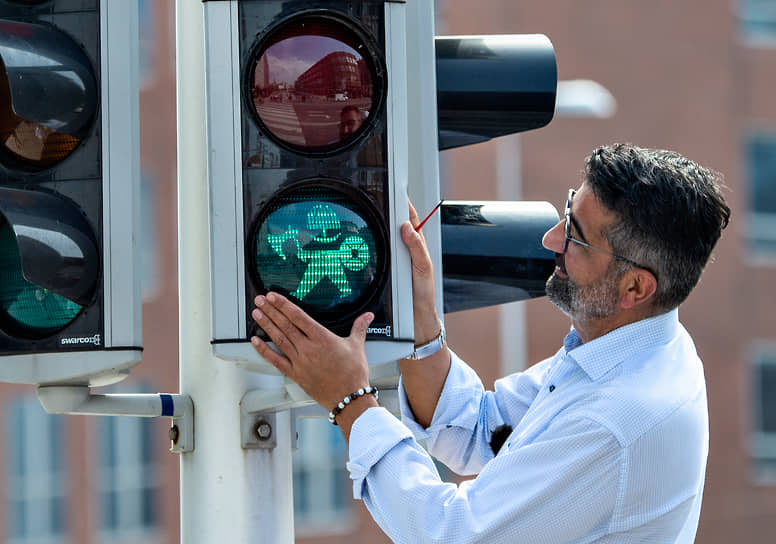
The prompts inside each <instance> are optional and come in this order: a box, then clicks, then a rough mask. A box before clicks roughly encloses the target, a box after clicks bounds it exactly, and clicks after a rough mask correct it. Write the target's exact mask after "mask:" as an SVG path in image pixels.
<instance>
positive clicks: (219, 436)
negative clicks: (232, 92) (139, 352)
mask: <svg viewBox="0 0 776 544" xmlns="http://www.w3.org/2000/svg"><path fill="white" fill-rule="evenodd" d="M176 40H177V60H176V65H177V66H176V68H177V119H178V233H179V236H178V282H179V293H180V294H179V312H180V313H179V315H180V317H179V320H180V340H179V342H180V390H181V392H182V393H185V394H188V395H190V396H191V398H192V400H193V402H194V414H195V424H194V428H195V432H196V436H195V449H194V451H193V452H190V453H184V454H182V455H181V472H180V478H181V493H180V498H181V506H180V508H181V542H185V543H186V544H198V543H202V544H212V543H213V542H229V543H248V542H251V543H265V542H266V543H270V542H272V543H289V544H290V543H291V542H293V539H294V531H293V497H292V483H291V475H292V470H291V421H290V416H289V412H288V411H286V412H280V413H278V414H277V415H276V418H275V428H274V429H272V433H273V436H274V437H275V438H276V446H275V447H274V448H272V449H253V450H246V449H243V448H242V447H241V445H240V443H241V442H240V437H241V435H240V400H241V398H242V397H243V395H244V393H245V392H246V391H248V390H253V389H257V388H267V389H277V388H279V387H282V382H281V381H280V380H279V378H276V377H270V376H260V375H257V374H251V373H248V372H245V371H243V370H240V369H238V368H237V367H236V366H235V365H233V364H232V363H228V362H225V361H223V360H219V359H217V358H216V357H215V356H214V355H213V350H212V347H211V343H210V341H211V338H212V334H211V331H212V326H211V308H212V306H211V296H212V294H211V285H210V276H209V270H210V258H209V251H210V247H209V240H210V231H209V228H208V227H209V220H208V218H209V217H210V214H209V204H208V181H207V156H208V145H207V136H206V134H207V131H206V127H205V119H206V118H207V116H206V111H205V56H204V19H203V4H202V2H200V1H198V0H176ZM235 183H240V180H235Z"/></svg>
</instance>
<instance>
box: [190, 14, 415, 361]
mask: <svg viewBox="0 0 776 544" xmlns="http://www.w3.org/2000/svg"><path fill="white" fill-rule="evenodd" d="M405 8H406V6H405V5H403V4H398V3H387V2H385V1H384V0H365V1H363V2H350V1H345V0H329V1H323V2H316V3H315V6H314V7H311V6H310V4H309V3H306V2H284V1H280V0H277V1H250V0H244V1H240V2H234V1H230V2H206V3H205V25H206V42H207V43H206V62H207V79H208V80H207V116H208V139H209V141H208V147H209V150H210V154H209V163H208V175H209V178H210V191H211V193H210V197H211V201H210V213H211V263H212V265H211V271H212V288H213V314H212V315H213V323H212V325H213V346H214V352H215V354H216V355H217V356H219V357H221V358H224V359H227V360H232V361H236V362H238V363H239V364H241V365H243V366H245V367H247V368H251V369H253V370H258V371H270V372H272V371H273V370H274V369H273V368H272V367H271V366H270V365H269V364H267V363H265V362H263V361H260V360H258V359H259V358H258V356H257V355H256V353H255V351H254V350H253V347H252V345H251V344H250V342H249V338H250V337H251V336H253V335H254V334H259V335H263V334H264V333H263V331H261V330H260V329H259V328H258V327H257V326H256V324H255V322H254V321H253V319H252V318H251V317H250V314H251V311H252V309H253V307H254V305H253V300H254V298H255V297H256V295H259V294H264V293H266V292H268V291H270V290H272V291H276V292H280V293H282V294H284V295H285V296H286V297H288V298H289V299H290V300H292V301H293V302H295V303H296V304H298V305H300V306H301V307H302V308H303V309H304V310H305V311H307V312H308V313H309V314H310V315H312V316H313V317H314V318H315V319H317V320H318V321H319V322H321V323H322V324H323V325H325V326H326V327H328V328H329V329H330V330H332V331H334V332H336V333H338V334H341V335H347V334H348V333H349V331H350V328H351V326H352V323H353V320H354V319H355V318H356V317H357V316H358V315H360V314H361V313H363V312H365V311H371V312H374V314H375V319H374V321H373V322H372V325H371V326H370V328H369V330H368V333H367V347H366V349H367V357H368V360H369V362H370V364H375V363H380V362H385V361H391V360H395V359H397V358H399V357H402V356H406V355H407V354H408V353H411V352H412V349H413V325H412V298H411V296H412V293H411V278H410V274H409V270H410V261H409V254H408V252H407V250H406V248H405V247H404V245H403V243H402V242H401V239H400V236H399V227H400V225H401V223H402V222H403V221H405V220H406V219H407V217H408V206H407V196H406V187H407V114H406V108H407V105H406V100H405V98H404V95H405V92H406V91H405V89H406V81H405V78H406V68H405V64H406V51H405V49H404V32H405V13H404V10H405Z"/></svg>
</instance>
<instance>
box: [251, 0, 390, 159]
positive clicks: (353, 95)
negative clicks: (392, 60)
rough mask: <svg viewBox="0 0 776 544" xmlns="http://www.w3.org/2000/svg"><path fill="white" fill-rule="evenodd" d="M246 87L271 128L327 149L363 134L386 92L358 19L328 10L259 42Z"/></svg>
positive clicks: (282, 137) (308, 146)
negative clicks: (358, 25)
mask: <svg viewBox="0 0 776 544" xmlns="http://www.w3.org/2000/svg"><path fill="white" fill-rule="evenodd" d="M251 58H252V60H251V61H250V73H249V77H248V88H247V93H248V97H249V101H250V104H251V107H252V110H253V112H254V114H255V116H256V118H257V119H258V121H259V122H260V123H261V124H262V125H263V126H264V128H266V130H267V132H268V133H269V134H270V135H271V136H272V137H273V138H275V139H276V140H278V141H279V142H280V143H281V144H283V145H285V146H286V147H290V148H291V149H293V150H295V151H299V152H302V153H329V152H332V151H335V150H338V149H340V148H342V147H344V146H347V145H348V144H350V143H351V142H354V141H356V140H357V139H358V136H359V135H360V134H363V133H365V132H366V131H367V130H368V128H369V125H370V124H371V121H372V119H373V118H374V113H375V111H376V109H377V108H378V107H379V105H380V103H381V101H382V96H381V93H383V87H384V86H383V85H382V84H381V83H380V79H381V78H380V76H379V74H381V73H382V70H381V69H380V61H379V59H378V56H377V55H376V54H375V52H374V48H373V47H372V46H371V45H370V43H369V40H368V39H367V37H366V34H363V33H361V32H360V31H359V30H357V25H356V24H355V23H352V22H349V21H347V20H345V19H339V18H335V17H332V16H330V15H328V14H321V13H315V14H307V15H303V16H297V17H294V18H292V19H289V20H287V21H285V22H283V23H281V24H280V25H279V26H277V27H276V28H275V29H274V30H272V31H270V32H269V34H268V35H267V36H266V38H264V39H263V40H260V41H259V42H258V43H257V45H256V46H255V48H254V51H253V53H252V56H251Z"/></svg>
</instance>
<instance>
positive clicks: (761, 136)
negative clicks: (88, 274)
mask: <svg viewBox="0 0 776 544" xmlns="http://www.w3.org/2000/svg"><path fill="white" fill-rule="evenodd" d="M745 157H746V167H747V176H746V177H747V182H748V189H749V217H748V229H747V231H748V238H749V246H750V250H751V251H752V253H753V254H754V255H755V256H759V257H762V256H765V257H769V258H771V259H776V130H774V131H772V132H753V133H751V134H750V135H749V137H748V138H747V141H746V150H745Z"/></svg>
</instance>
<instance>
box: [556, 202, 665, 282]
mask: <svg viewBox="0 0 776 544" xmlns="http://www.w3.org/2000/svg"><path fill="white" fill-rule="evenodd" d="M575 194H576V191H575V190H574V189H569V197H568V199H567V200H566V212H565V214H564V215H565V217H566V241H565V242H564V244H563V253H564V254H565V253H566V250H567V249H568V248H569V242H574V243H575V244H579V245H580V246H584V247H588V248H590V249H592V250H594V251H598V252H599V253H603V254H605V255H609V256H610V257H614V258H615V259H617V260H618V261H623V262H625V263H628V264H630V265H632V266H635V267H636V268H643V269H644V270H646V271H647V272H649V273H651V274H652V275H653V276H655V278H657V274H655V273H654V272H653V271H652V269H651V268H648V267H646V266H644V265H641V264H639V263H637V262H636V261H632V260H630V259H628V258H627V257H623V256H622V255H615V254H614V253H612V252H611V251H606V250H605V249H601V248H598V247H595V246H591V245H590V244H588V243H587V242H583V241H582V240H580V239H579V238H574V237H573V236H572V235H571V223H572V218H571V200H572V199H573V198H574V195H575Z"/></svg>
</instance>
